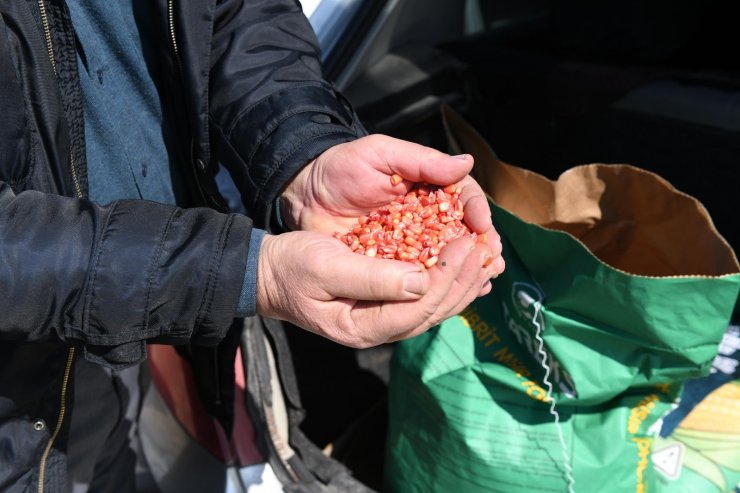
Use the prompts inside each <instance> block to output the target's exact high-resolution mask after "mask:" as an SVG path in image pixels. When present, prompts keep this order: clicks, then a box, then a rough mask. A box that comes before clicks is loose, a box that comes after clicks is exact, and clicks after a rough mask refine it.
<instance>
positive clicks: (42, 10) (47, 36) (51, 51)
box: [38, 0, 82, 199]
mask: <svg viewBox="0 0 740 493" xmlns="http://www.w3.org/2000/svg"><path fill="white" fill-rule="evenodd" d="M38 1H39V12H40V14H41V24H42V25H43V27H44V39H45V40H46V51H47V53H48V55H49V61H50V62H51V69H52V71H53V72H54V76H57V62H56V58H55V57H54V47H53V46H52V44H51V28H50V27H49V16H48V15H47V13H46V4H45V3H44V0H38ZM69 166H70V168H71V170H72V182H73V183H74V187H75V193H76V194H77V197H78V198H80V199H81V198H82V187H81V186H80V180H79V178H78V177H77V163H75V157H74V154H73V153H72V149H70V150H69Z"/></svg>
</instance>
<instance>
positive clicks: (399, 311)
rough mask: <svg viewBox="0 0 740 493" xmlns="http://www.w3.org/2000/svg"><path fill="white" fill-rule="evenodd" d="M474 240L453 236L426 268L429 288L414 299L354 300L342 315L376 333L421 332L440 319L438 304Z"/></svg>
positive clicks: (389, 336)
mask: <svg viewBox="0 0 740 493" xmlns="http://www.w3.org/2000/svg"><path fill="white" fill-rule="evenodd" d="M474 248H475V243H474V242H473V241H472V240H470V239H468V238H461V239H458V240H455V241H454V242H452V243H450V244H449V245H447V247H445V249H444V250H443V251H442V253H441V254H440V259H439V261H438V262H437V264H436V265H435V266H434V267H432V268H431V269H429V270H428V271H427V272H428V275H429V278H430V288H429V291H428V292H427V293H426V294H425V295H424V296H423V297H422V298H420V299H418V300H416V301H407V302H390V303H383V304H380V305H371V304H367V303H357V304H355V305H354V306H352V307H351V308H350V309H349V310H347V313H345V314H344V316H347V317H350V319H351V320H352V324H351V325H353V326H356V327H360V328H364V329H363V330H367V331H370V332H374V331H376V330H382V331H384V333H383V334H382V336H381V335H379V334H377V333H376V337H382V339H383V340H396V337H397V336H398V335H399V334H406V333H409V331H416V332H414V333H420V332H423V331H424V330H426V329H428V328H429V327H431V326H432V325H436V324H438V323H439V322H441V319H439V318H437V319H435V318H434V315H435V313H437V311H438V309H439V306H440V304H441V303H442V302H443V301H444V300H445V298H446V297H447V295H448V293H449V292H450V290H451V288H452V286H453V283H454V282H455V279H457V278H458V277H459V276H460V273H461V271H462V269H463V266H464V265H465V263H466V260H467V258H468V256H469V255H470V254H471V253H472V251H473V249H474Z"/></svg>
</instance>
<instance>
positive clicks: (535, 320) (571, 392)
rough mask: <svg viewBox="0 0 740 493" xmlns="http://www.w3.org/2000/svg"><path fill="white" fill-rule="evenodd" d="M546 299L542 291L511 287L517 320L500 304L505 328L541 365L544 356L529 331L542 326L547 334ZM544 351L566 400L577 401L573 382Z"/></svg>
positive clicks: (519, 284)
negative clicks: (543, 309)
mask: <svg viewBox="0 0 740 493" xmlns="http://www.w3.org/2000/svg"><path fill="white" fill-rule="evenodd" d="M544 298H545V297H544V295H543V294H542V291H540V289H539V288H538V287H537V286H534V285H532V284H529V283H526V282H521V281H517V282H515V283H514V284H513V285H512V287H511V306H512V307H513V309H514V313H515V317H513V316H512V315H511V313H510V311H509V307H508V306H507V304H506V303H502V304H501V305H502V307H503V311H504V318H505V320H506V326H507V327H508V328H509V330H510V331H511V332H512V333H513V334H514V336H515V337H516V339H517V341H518V342H519V344H522V345H524V347H526V348H527V350H528V351H529V352H530V354H532V356H534V357H535V359H536V360H537V361H538V362H539V363H540V364H542V363H543V361H542V356H541V355H540V354H539V352H538V351H537V346H536V345H535V341H534V340H533V339H532V335H531V331H530V330H528V329H527V328H526V327H529V326H536V325H537V324H539V326H540V327H542V330H543V331H544V330H545V319H544V317H543V316H542V310H541V308H542V301H543V300H544ZM525 324H526V325H525ZM544 351H545V352H546V353H547V363H548V366H549V367H550V371H551V372H552V376H553V380H554V381H555V383H556V384H557V386H558V387H559V388H560V390H561V391H562V392H563V394H565V396H566V397H568V398H573V397H576V395H577V393H576V386H575V383H574V382H573V378H572V377H571V376H570V375H569V374H568V372H567V371H565V370H564V369H563V368H562V367H561V365H560V363H559V362H558V361H557V360H556V359H555V358H553V356H552V354H551V353H550V352H549V351H547V349H545V350H544Z"/></svg>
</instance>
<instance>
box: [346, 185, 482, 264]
mask: <svg viewBox="0 0 740 493" xmlns="http://www.w3.org/2000/svg"><path fill="white" fill-rule="evenodd" d="M402 180H403V179H402V178H401V177H400V176H398V175H393V176H392V177H391V184H392V185H394V186H395V185H397V184H399V183H400V182H401V181H402ZM460 192H461V190H460V187H459V186H457V185H448V186H446V187H440V186H436V185H429V184H426V183H420V184H416V185H415V186H414V188H413V189H412V190H410V191H409V192H408V193H407V194H406V195H399V196H398V197H396V198H395V199H393V200H392V201H391V202H390V203H389V204H388V205H384V206H382V207H380V208H378V209H375V210H374V211H372V212H370V213H369V214H368V215H366V216H361V217H360V218H358V220H357V223H355V224H354V225H353V226H352V227H351V228H350V229H349V231H348V232H347V233H345V234H341V233H334V237H335V238H338V239H339V240H341V241H342V242H344V243H345V244H346V245H347V246H349V248H350V249H351V250H352V251H353V252H355V253H359V254H361V255H366V256H368V257H379V258H385V259H396V260H403V261H406V262H411V263H414V264H416V265H419V266H421V267H422V268H427V267H431V266H433V265H434V264H436V263H437V260H438V259H439V254H440V252H441V251H442V248H444V247H445V245H447V244H448V243H450V242H451V241H453V240H455V239H457V238H460V237H464V236H467V237H470V238H472V239H473V240H477V241H481V242H485V241H486V237H485V236H486V235H485V234H481V235H478V234H476V233H475V232H472V231H471V230H470V229H469V228H468V227H467V226H466V225H465V224H464V223H463V218H464V214H463V203H462V202H461V201H460Z"/></svg>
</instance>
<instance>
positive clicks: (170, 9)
mask: <svg viewBox="0 0 740 493" xmlns="http://www.w3.org/2000/svg"><path fill="white" fill-rule="evenodd" d="M167 23H168V24H169V28H170V41H172V51H173V52H174V54H175V62H177V69H178V70H179V71H180V77H182V61H180V48H179V47H178V46H177V35H176V34H175V0H167Z"/></svg>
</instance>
